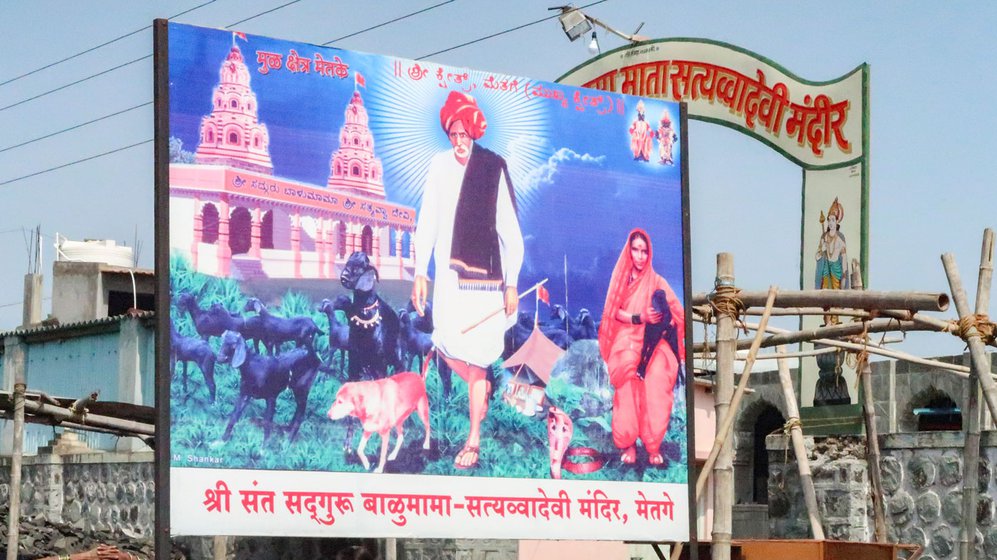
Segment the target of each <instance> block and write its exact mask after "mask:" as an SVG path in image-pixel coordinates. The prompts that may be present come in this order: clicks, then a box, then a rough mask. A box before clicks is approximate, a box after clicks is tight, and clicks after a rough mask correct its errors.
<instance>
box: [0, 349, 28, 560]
mask: <svg viewBox="0 0 997 560" xmlns="http://www.w3.org/2000/svg"><path fill="white" fill-rule="evenodd" d="M4 352H5V353H7V354H9V357H8V358H7V359H5V365H6V367H13V368H14V441H13V446H12V449H11V458H10V508H9V509H8V511H7V514H8V519H7V560H17V550H18V548H19V546H20V542H19V537H20V534H19V533H20V523H21V462H22V458H23V456H24V393H25V391H26V390H27V385H26V382H25V376H24V367H25V360H24V349H23V347H22V345H21V343H20V341H19V340H16V339H14V340H11V339H7V340H5V341H4Z"/></svg>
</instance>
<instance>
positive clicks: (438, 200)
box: [415, 148, 523, 367]
mask: <svg viewBox="0 0 997 560" xmlns="http://www.w3.org/2000/svg"><path fill="white" fill-rule="evenodd" d="M473 149H474V148H472V150H473ZM466 169H467V167H466V166H464V165H461V164H460V163H459V162H458V161H457V159H456V158H455V157H454V154H453V151H451V150H448V151H446V152H441V153H439V154H437V155H435V156H434V157H433V159H432V160H431V161H430V163H429V171H428V172H427V173H426V184H425V186H424V188H423V191H422V204H421V206H420V208H419V217H418V222H417V224H416V230H415V273H416V274H417V275H422V276H426V277H428V276H429V275H428V269H429V260H430V256H433V257H435V262H436V268H435V276H434V278H433V301H432V303H433V329H434V330H433V344H434V345H435V346H436V348H437V350H439V351H441V352H443V354H445V355H447V356H450V357H451V358H456V359H458V360H462V361H465V362H468V363H470V364H474V365H477V366H482V367H487V366H489V365H491V364H492V362H494V361H495V360H496V359H498V357H499V356H501V354H502V349H503V347H504V343H505V338H504V335H505V330H506V329H507V328H509V327H510V326H512V324H513V323H515V321H516V316H515V315H512V316H511V317H506V315H505V313H504V312H503V313H499V314H497V315H495V316H494V317H492V318H491V319H489V320H487V321H485V322H484V323H482V324H480V325H478V326H477V327H475V328H474V329H472V330H471V331H469V332H468V333H466V334H462V333H461V331H462V330H464V329H466V328H467V327H469V326H471V325H473V324H475V323H477V322H478V321H480V320H481V319H482V318H484V317H485V316H486V315H488V314H489V313H492V312H493V311H495V310H496V309H498V308H500V307H502V306H503V304H504V297H503V292H502V291H501V290H475V289H462V288H460V287H459V286H458V283H457V272H456V271H454V270H451V269H450V246H451V242H452V238H453V229H454V220H455V218H456V213H457V202H458V200H459V199H460V190H461V184H462V183H463V181H464V171H465V170H466ZM506 180H507V179H506V177H505V174H502V178H501V181H502V184H500V185H499V187H498V200H497V201H496V220H495V226H496V230H497V232H498V238H499V251H500V254H501V258H502V275H503V279H504V282H505V285H506V286H516V285H517V281H518V278H519V269H520V268H522V266H523V235H522V233H521V232H520V229H519V220H518V219H517V218H516V211H515V209H514V208H513V204H512V199H511V198H510V197H509V186H508V184H507V183H506Z"/></svg>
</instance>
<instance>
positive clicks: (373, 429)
mask: <svg viewBox="0 0 997 560" xmlns="http://www.w3.org/2000/svg"><path fill="white" fill-rule="evenodd" d="M415 411H418V413H419V418H420V419H421V420H422V423H423V424H424V425H425V426H426V440H425V441H424V442H423V444H422V448H423V449H429V398H428V397H426V383H425V381H424V380H423V378H422V376H421V375H419V374H418V373H412V372H410V371H406V372H403V373H399V374H396V375H392V376H391V377H387V378H384V379H376V380H374V381H354V382H351V383H344V384H343V386H342V387H340V388H339V392H338V393H337V394H336V400H335V401H334V402H333V403H332V406H331V407H329V413H328V415H329V418H330V419H332V420H339V419H340V418H346V417H347V416H355V417H356V418H358V419H359V420H360V424H361V425H362V426H363V437H362V438H360V447H359V449H357V455H359V456H360V462H362V463H363V467H364V469H370V461H368V460H367V455H365V454H364V449H365V448H366V447H367V440H369V439H370V436H371V434H375V433H376V434H379V435H380V436H381V460H380V462H379V463H378V464H377V468H376V469H374V472H378V473H379V472H384V463H385V462H386V461H394V460H395V458H396V457H397V456H398V450H399V449H401V447H402V442H403V441H404V440H405V436H404V434H403V429H402V425H403V424H405V420H407V419H408V417H409V416H411V415H412V412H415ZM392 428H394V429H395V431H396V432H397V434H398V436H397V439H396V440H395V448H394V449H393V450H391V455H390V456H389V455H388V437H389V436H390V435H391V429H392Z"/></svg>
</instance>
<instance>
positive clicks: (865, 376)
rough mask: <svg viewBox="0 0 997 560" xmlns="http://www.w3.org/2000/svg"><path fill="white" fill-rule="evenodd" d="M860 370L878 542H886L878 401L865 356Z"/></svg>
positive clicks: (866, 444)
mask: <svg viewBox="0 0 997 560" xmlns="http://www.w3.org/2000/svg"><path fill="white" fill-rule="evenodd" d="M861 366H862V367H861V370H860V372H859V375H860V379H861V383H862V412H863V416H864V417H865V449H866V465H867V466H868V469H869V483H870V485H871V486H872V512H873V519H874V521H875V532H874V534H875V536H876V542H881V543H885V542H886V510H885V505H884V503H883V477H882V470H881V469H880V467H879V461H880V452H879V430H878V429H877V428H876V403H875V401H874V399H873V394H872V366H871V365H869V359H868V358H864V359H863V360H862V364H861Z"/></svg>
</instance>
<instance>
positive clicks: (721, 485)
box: [696, 253, 737, 560]
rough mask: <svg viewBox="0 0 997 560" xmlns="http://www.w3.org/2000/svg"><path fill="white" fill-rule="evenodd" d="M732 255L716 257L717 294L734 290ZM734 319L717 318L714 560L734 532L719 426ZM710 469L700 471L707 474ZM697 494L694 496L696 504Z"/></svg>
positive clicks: (728, 464) (729, 475) (729, 472)
mask: <svg viewBox="0 0 997 560" xmlns="http://www.w3.org/2000/svg"><path fill="white" fill-rule="evenodd" d="M736 285H737V284H735V283H734V255H732V254H730V253H720V254H718V255H717V278H716V286H717V287H716V290H715V291H716V292H719V291H720V290H721V289H725V288H726V289H734V286H736ZM734 321H735V317H732V316H731V315H730V314H727V313H720V314H718V316H717V376H716V387H715V393H714V399H715V401H714V404H715V407H714V408H715V410H716V418H717V426H718V429H717V434H716V439H715V440H714V447H716V446H717V443H716V442H717V441H719V442H720V443H721V446H720V448H718V449H717V457H716V458H715V459H714V460H715V461H716V462H715V464H714V466H713V486H714V494H713V534H712V542H713V546H712V547H711V552H712V558H713V560H730V540H731V534H732V532H733V522H732V510H733V504H734V500H733V498H734V445H733V443H732V442H726V438H724V437H722V430H721V429H720V428H719V426H720V425H721V424H722V423H723V422H724V421H725V420H726V418H727V417H728V416H729V415H730V414H731V410H730V403H731V398H732V396H733V392H734V358H735V355H736V353H737V351H736V348H737V328H736V327H735V325H734ZM725 442H726V443H725ZM708 470H709V469H705V468H704V469H703V471H704V472H705V471H708ZM699 494H700V493H699V492H697V493H696V495H697V500H698V496H699Z"/></svg>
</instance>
